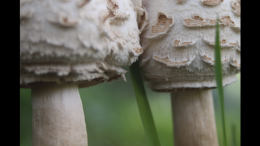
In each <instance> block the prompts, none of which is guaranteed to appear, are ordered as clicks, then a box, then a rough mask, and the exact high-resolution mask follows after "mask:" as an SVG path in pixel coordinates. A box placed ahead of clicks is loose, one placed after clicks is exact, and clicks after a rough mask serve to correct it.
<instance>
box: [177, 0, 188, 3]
mask: <svg viewBox="0 0 260 146" xmlns="http://www.w3.org/2000/svg"><path fill="white" fill-rule="evenodd" d="M186 1H187V0H177V4H183V3H184V2H186Z"/></svg>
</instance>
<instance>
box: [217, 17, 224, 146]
mask: <svg viewBox="0 0 260 146" xmlns="http://www.w3.org/2000/svg"><path fill="white" fill-rule="evenodd" d="M219 33H220V32H219V19H217V24H216V42H215V74H216V83H217V87H218V88H217V90H218V96H219V100H220V106H221V108H220V110H221V117H222V119H221V120H222V128H223V145H224V146H227V139H226V138H227V137H226V124H225V109H224V90H223V83H222V64H221V46H220V35H219Z"/></svg>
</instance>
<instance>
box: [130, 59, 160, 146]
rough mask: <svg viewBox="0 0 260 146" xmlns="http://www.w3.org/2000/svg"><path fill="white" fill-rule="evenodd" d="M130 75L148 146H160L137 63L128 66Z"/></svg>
mask: <svg viewBox="0 0 260 146" xmlns="http://www.w3.org/2000/svg"><path fill="white" fill-rule="evenodd" d="M130 74H131V80H132V83H133V87H134V91H135V95H136V100H137V105H138V108H139V113H140V116H141V119H142V123H143V127H144V131H145V134H146V136H147V138H148V141H149V146H160V142H159V137H158V134H157V132H156V128H155V124H154V120H153V117H152V112H151V109H150V106H149V102H148V99H147V96H146V93H145V89H144V84H143V80H142V77H141V74H140V70H139V66H138V62H135V63H134V64H132V65H131V66H130Z"/></svg>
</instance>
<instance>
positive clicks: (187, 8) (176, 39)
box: [140, 0, 240, 91]
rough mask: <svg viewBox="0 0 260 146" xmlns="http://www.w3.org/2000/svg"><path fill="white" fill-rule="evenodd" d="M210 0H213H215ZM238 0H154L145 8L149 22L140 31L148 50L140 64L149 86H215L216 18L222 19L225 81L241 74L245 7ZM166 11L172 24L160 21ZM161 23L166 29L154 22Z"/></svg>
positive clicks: (226, 82)
mask: <svg viewBox="0 0 260 146" xmlns="http://www.w3.org/2000/svg"><path fill="white" fill-rule="evenodd" d="M213 1H214V0H212V1H208V2H213ZM234 2H236V6H237V5H239V4H240V3H238V2H240V1H239V0H224V1H216V3H214V6H213V5H209V4H208V3H206V1H205V3H203V2H200V1H193V0H187V1H183V2H182V3H179V2H178V1H171V2H169V1H167V0H162V1H157V0H151V1H150V2H149V3H147V4H146V6H145V8H146V11H147V13H148V17H149V18H148V20H149V25H148V27H146V29H144V31H143V33H142V36H141V44H142V46H143V48H144V53H143V54H142V55H141V57H140V59H141V60H140V66H141V68H142V71H143V73H144V77H145V79H146V80H147V81H148V82H149V84H150V87H151V88H152V89H153V90H156V91H173V90H175V89H180V88H214V87H216V82H215V71H214V70H215V68H214V63H215V59H214V58H215V57H214V45H215V24H216V18H217V15H218V17H219V19H220V39H221V44H220V45H221V57H222V58H221V62H222V67H223V84H224V85H227V84H230V83H232V82H234V81H235V80H236V74H237V73H238V72H239V71H240V17H239V15H238V14H237V12H239V11H240V10H237V9H239V8H240V7H239V6H237V7H236V11H234V10H233V9H234V4H233V3H234ZM158 15H164V16H166V18H168V19H170V20H171V21H170V22H172V24H169V23H159V22H160V21H162V19H159V17H158ZM158 24H161V25H160V27H162V28H164V27H165V29H163V30H167V31H161V32H154V31H153V27H154V26H156V25H158Z"/></svg>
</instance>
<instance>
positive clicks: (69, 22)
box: [59, 16, 78, 27]
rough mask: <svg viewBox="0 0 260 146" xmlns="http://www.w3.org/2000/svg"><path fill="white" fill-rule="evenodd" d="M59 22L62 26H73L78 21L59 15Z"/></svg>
mask: <svg viewBox="0 0 260 146" xmlns="http://www.w3.org/2000/svg"><path fill="white" fill-rule="evenodd" d="M59 23H60V25H62V26H66V27H71V26H75V25H76V24H77V23H78V21H76V20H72V19H69V18H68V17H66V16H63V17H60V21H59Z"/></svg>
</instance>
